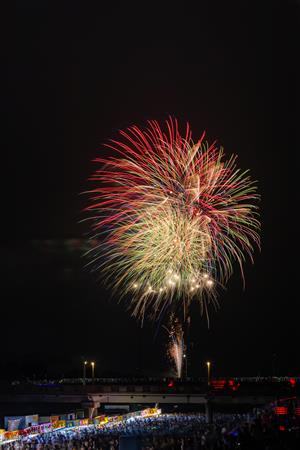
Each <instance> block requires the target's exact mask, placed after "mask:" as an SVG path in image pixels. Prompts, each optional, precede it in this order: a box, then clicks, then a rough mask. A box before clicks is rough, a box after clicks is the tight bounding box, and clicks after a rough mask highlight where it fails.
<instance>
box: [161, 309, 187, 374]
mask: <svg viewBox="0 0 300 450" xmlns="http://www.w3.org/2000/svg"><path fill="white" fill-rule="evenodd" d="M164 328H165V330H166V331H167V332H168V335H169V341H168V346H167V354H168V357H169V358H170V360H171V361H172V364H173V365H174V367H175V368H176V375H177V378H181V377H182V365H183V357H184V348H185V347H184V336H183V330H182V326H181V324H180V322H179V320H178V319H177V318H174V315H171V319H170V327H169V328H167V327H165V326H164Z"/></svg>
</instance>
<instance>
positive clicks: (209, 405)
mask: <svg viewBox="0 0 300 450" xmlns="http://www.w3.org/2000/svg"><path fill="white" fill-rule="evenodd" d="M206 366H207V400H206V405H205V415H206V422H207V423H212V422H213V411H212V403H211V392H210V370H211V363H210V361H207V362H206Z"/></svg>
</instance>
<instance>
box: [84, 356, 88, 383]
mask: <svg viewBox="0 0 300 450" xmlns="http://www.w3.org/2000/svg"><path fill="white" fill-rule="evenodd" d="M87 363H88V361H83V384H85V379H86V366H87Z"/></svg>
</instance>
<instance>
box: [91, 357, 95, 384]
mask: <svg viewBox="0 0 300 450" xmlns="http://www.w3.org/2000/svg"><path fill="white" fill-rule="evenodd" d="M91 366H92V380H93V381H94V378H95V362H94V361H92V362H91Z"/></svg>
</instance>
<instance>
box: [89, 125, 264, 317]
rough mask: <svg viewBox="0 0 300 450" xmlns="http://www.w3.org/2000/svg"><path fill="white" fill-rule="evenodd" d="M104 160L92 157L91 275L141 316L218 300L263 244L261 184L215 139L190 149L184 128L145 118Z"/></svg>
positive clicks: (113, 144) (124, 133) (111, 144)
mask: <svg viewBox="0 0 300 450" xmlns="http://www.w3.org/2000/svg"><path fill="white" fill-rule="evenodd" d="M120 135H121V139H120V141H115V140H111V141H110V142H109V143H108V144H106V147H108V148H109V149H110V150H111V155H110V156H108V157H107V158H96V159H95V160H94V161H95V163H96V164H98V168H97V170H96V172H95V173H94V175H93V176H92V177H91V178H90V179H91V181H92V182H93V184H94V189H92V190H90V191H88V193H89V196H90V197H89V198H90V200H89V205H88V207H87V208H86V210H87V212H88V214H89V220H90V221H91V228H92V241H93V242H94V243H95V244H94V246H93V248H92V249H91V251H90V252H89V256H90V258H91V259H90V264H92V266H93V269H94V270H96V271H99V272H101V274H102V275H103V278H104V280H105V282H106V283H107V285H108V286H110V287H111V288H112V290H113V291H118V292H119V293H120V296H124V295H127V294H130V296H129V297H130V302H131V306H132V309H133V314H134V315H135V316H140V317H143V316H144V314H145V311H147V312H151V313H152V315H153V316H158V315H159V314H160V313H162V312H163V311H166V310H167V308H168V307H169V306H171V307H172V308H174V307H175V308H178V307H180V306H182V305H183V306H184V309H185V310H186V309H188V307H189V305H190V303H191V301H192V299H194V298H197V299H198V300H199V302H200V305H201V307H202V308H203V305H206V303H207V301H211V300H213V301H216V290H217V287H218V286H219V285H224V284H225V283H226V282H227V280H228V279H229V277H230V276H231V275H232V273H233V263H234V262H237V264H238V265H239V267H240V271H241V274H242V277H243V263H244V261H245V257H246V255H248V256H249V257H250V259H251V261H252V254H253V250H254V245H255V244H256V245H257V246H259V228H260V223H259V220H258V212H257V206H256V201H257V200H258V194H257V193H256V185H255V183H254V182H253V181H251V179H250V176H249V174H248V171H245V172H242V171H241V170H240V169H238V168H237V167H236V156H231V157H230V158H229V159H227V160H226V159H225V158H224V153H223V149H222V148H220V147H217V146H216V144H215V142H214V143H212V144H211V145H209V144H208V143H207V142H205V141H204V136H205V133H203V134H202V136H201V138H200V139H199V140H198V141H196V142H194V141H193V140H192V137H191V131H190V127H189V125H188V124H187V125H186V127H185V130H184V133H183V134H180V132H179V128H178V123H177V120H176V119H175V120H173V119H169V120H167V121H166V123H165V128H164V129H162V128H161V127H160V126H159V124H158V123H157V122H156V121H149V122H148V126H147V127H146V128H145V129H143V130H141V129H140V128H138V127H137V126H132V127H129V128H128V129H127V130H126V131H120Z"/></svg>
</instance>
